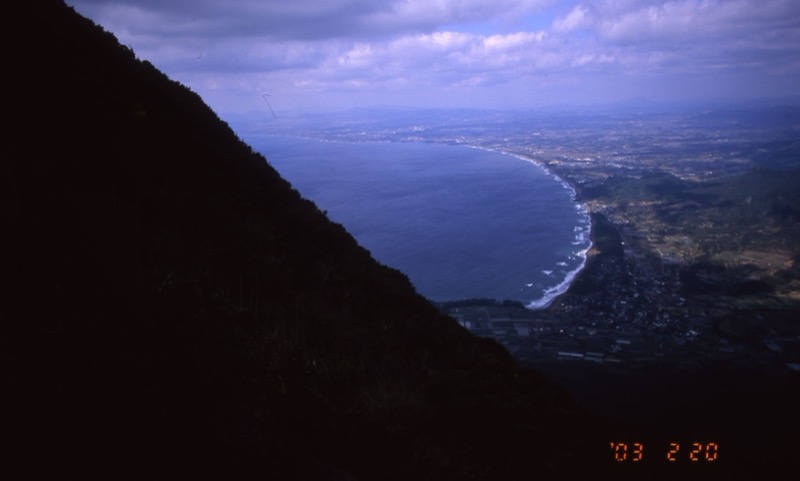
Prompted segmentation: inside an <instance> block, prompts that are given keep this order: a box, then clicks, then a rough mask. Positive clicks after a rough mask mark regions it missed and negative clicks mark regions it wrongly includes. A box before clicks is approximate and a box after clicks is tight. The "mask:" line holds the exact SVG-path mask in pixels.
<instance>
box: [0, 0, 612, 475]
mask: <svg viewBox="0 0 800 481" xmlns="http://www.w3.org/2000/svg"><path fill="white" fill-rule="evenodd" d="M17 9H18V10H19V11H17V12H13V13H14V14H15V15H14V18H13V19H11V20H8V21H13V22H14V23H19V24H20V25H22V26H23V28H22V30H21V31H22V32H24V33H23V34H21V37H20V38H19V39H18V40H19V42H20V45H23V46H24V48H14V49H13V50H14V52H13V53H12V55H11V63H10V65H9V64H7V65H6V71H7V72H10V74H9V76H10V77H11V79H12V83H11V86H10V87H9V89H8V91H9V92H10V95H11V96H12V97H13V98H12V99H11V102H10V104H11V109H10V111H8V110H7V113H6V116H7V117H8V119H9V121H10V123H11V124H12V125H13V127H12V128H11V131H10V132H8V131H7V140H6V142H4V146H3V147H4V150H5V153H4V155H3V160H2V162H0V223H2V227H1V228H0V231H2V233H3V234H2V238H3V240H2V244H3V246H4V249H3V262H2V270H1V271H0V276H1V277H0V282H2V284H0V288H2V293H3V294H2V295H3V301H2V303H0V319H2V323H3V326H4V331H5V332H4V333H3V336H2V337H1V338H2V351H3V355H4V357H5V359H6V362H4V371H5V373H6V375H7V376H6V377H7V378H8V379H9V381H8V382H7V383H5V385H4V388H3V391H4V398H5V401H6V403H4V404H6V405H7V408H6V410H5V415H6V417H7V418H8V419H6V420H4V424H3V436H4V437H6V438H7V440H9V441H11V443H6V445H11V446H12V447H11V449H7V450H5V451H4V453H3V455H4V465H5V466H22V465H34V466H51V467H55V468H57V469H59V470H63V469H64V468H77V469H81V470H82V469H88V468H92V469H94V468H98V467H100V468H103V469H108V470H111V471H112V472H119V473H123V472H127V471H128V470H130V469H143V470H147V469H151V468H154V467H156V466H161V465H163V464H165V463H166V464H169V465H172V466H175V467H178V468H180V469H181V470H185V471H186V472H189V471H192V470H196V469H200V468H201V467H203V466H205V465H207V464H211V463H213V464H221V465H224V466H230V467H234V466H235V467H238V468H240V469H248V470H255V471H257V472H259V473H262V474H264V475H268V478H267V479H359V480H363V479H380V480H392V479H397V480H409V479H415V480H422V479H491V480H503V479H532V475H531V473H532V472H535V473H538V475H540V476H543V477H544V478H545V479H552V478H553V477H554V476H557V475H559V474H565V473H568V472H570V471H569V470H570V469H571V468H574V469H578V468H577V464H580V463H575V462H574V461H575V459H576V456H577V453H579V452H581V450H582V449H583V448H584V447H585V446H584V445H583V443H585V442H587V441H586V440H587V439H588V438H589V436H588V435H587V434H585V433H584V431H585V430H586V429H587V426H586V425H585V420H584V418H583V417H582V416H581V415H580V413H579V412H578V411H577V410H576V409H575V408H574V406H573V404H572V403H571V402H570V401H569V399H568V397H567V396H566V394H565V393H564V392H563V391H561V390H560V389H558V388H556V387H555V386H553V385H550V384H549V383H547V382H545V381H544V380H543V379H542V378H541V377H540V376H539V375H538V374H537V373H535V372H532V371H525V370H521V369H519V368H518V367H517V366H516V364H515V363H514V361H513V360H512V359H511V357H510V356H509V355H508V353H507V352H506V351H505V350H504V349H503V348H502V347H500V346H499V345H498V344H497V343H495V342H494V341H490V340H486V339H478V338H475V337H473V336H472V335H470V334H469V333H467V332H466V331H464V330H463V329H461V328H460V327H459V326H458V325H457V324H456V323H455V321H453V320H452V319H450V318H449V317H446V316H443V315H441V314H440V313H439V312H438V311H437V310H436V309H435V308H434V307H433V306H431V305H430V304H429V303H428V302H427V301H426V300H425V299H423V298H422V297H420V296H419V295H417V294H416V293H415V292H414V289H413V288H412V286H411V284H410V283H409V281H408V279H407V278H406V277H405V276H404V275H403V274H401V273H399V272H397V271H395V270H392V269H389V268H386V267H384V266H382V265H379V264H378V263H377V262H375V261H374V260H373V259H372V258H371V257H370V255H369V253H368V252H367V251H366V250H364V249H362V248H361V247H359V246H358V245H357V244H356V242H355V241H354V240H353V238H352V237H351V236H350V235H349V234H348V233H347V232H346V231H345V230H344V229H343V228H342V226H340V225H337V224H334V223H332V222H330V221H328V220H327V219H326V217H325V215H324V214H323V213H321V212H320V211H319V210H318V209H317V208H316V206H315V205H314V204H312V203H311V202H309V201H307V200H304V199H302V198H301V197H300V196H299V194H298V193H297V192H296V191H295V190H294V189H292V187H291V186H290V185H289V184H288V183H287V182H286V181H284V180H283V179H281V177H280V176H279V175H278V174H277V173H276V172H275V170H273V169H272V168H271V167H270V166H269V164H268V163H267V162H266V161H265V159H264V158H263V157H262V156H261V155H259V154H257V153H254V152H253V151H252V150H251V149H250V148H249V147H248V146H247V145H245V144H243V143H242V142H241V141H240V140H239V139H238V138H237V137H236V136H235V134H234V133H233V132H232V131H231V130H230V129H229V128H228V126H227V125H226V124H225V123H223V122H222V121H220V120H219V119H218V118H217V116H216V115H215V114H214V113H213V112H212V111H211V110H210V109H209V108H208V107H207V106H205V105H204V104H203V103H202V101H201V100H200V98H199V97H198V96H197V95H195V94H194V93H192V92H191V91H189V90H188V89H186V88H185V87H183V86H181V85H180V84H178V83H176V82H174V81H171V80H169V79H168V78H167V77H166V76H164V75H163V74H162V73H160V72H159V71H158V70H157V69H156V68H154V67H153V66H152V65H151V64H149V63H148V62H146V61H140V60H138V59H137V58H136V57H135V55H134V53H133V52H132V51H131V50H130V49H128V48H126V47H123V46H120V45H119V44H118V43H117V41H116V39H115V38H114V37H113V36H112V35H111V34H109V33H107V32H104V31H103V30H102V29H101V28H99V27H97V26H96V25H94V24H93V23H92V22H90V21H88V20H86V19H84V18H82V17H80V16H79V15H77V14H76V13H75V12H74V11H73V10H72V9H70V8H68V7H66V6H64V5H63V4H62V3H61V2H55V1H46V2H29V3H26V6H24V7H17ZM7 125H8V124H7ZM6 128H7V129H8V127H6ZM601 454H602V455H605V452H602V453H601ZM62 472H63V471H62Z"/></svg>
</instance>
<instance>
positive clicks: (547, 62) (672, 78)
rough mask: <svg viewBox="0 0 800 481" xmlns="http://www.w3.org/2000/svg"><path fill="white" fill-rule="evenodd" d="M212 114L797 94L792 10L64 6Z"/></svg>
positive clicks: (479, 0) (752, 3)
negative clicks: (195, 96) (185, 89)
mask: <svg viewBox="0 0 800 481" xmlns="http://www.w3.org/2000/svg"><path fill="white" fill-rule="evenodd" d="M66 1H67V4H69V5H71V6H73V7H74V8H75V9H76V10H77V11H78V12H79V13H81V14H82V15H84V16H86V17H89V18H91V19H92V20H94V21H95V22H96V23H98V24H99V25H101V26H103V28H105V29H106V30H108V31H110V32H112V33H113V34H114V35H115V36H116V37H117V38H118V39H119V41H120V42H121V43H123V44H125V45H128V46H130V47H131V48H132V49H133V50H134V52H135V53H136V55H137V57H139V58H140V59H145V60H148V61H150V62H152V63H153V64H154V65H155V66H156V67H158V68H159V69H160V70H162V71H163V72H165V73H166V74H167V75H169V76H170V77H171V78H172V79H174V80H177V81H179V82H181V83H183V84H184V85H186V86H188V87H189V88H191V89H192V90H193V91H195V92H197V93H198V94H200V96H201V97H202V98H203V99H204V100H205V102H206V103H207V104H209V105H210V106H211V107H212V108H213V109H214V110H215V111H217V112H218V113H223V114H224V113H244V112H252V111H259V110H266V109H269V108H271V109H272V110H273V111H274V112H275V113H276V115H280V114H283V113H290V112H292V113H294V112H315V111H320V112H321V111H331V110H345V109H350V108H354V107H375V106H406V107H435V108H450V107H458V108H481V109H509V108H512V109H535V108H541V107H554V106H560V105H566V106H576V105H578V106H580V105H596V104H609V103H616V102H624V101H628V100H631V99H648V100H651V101H656V102H678V101H697V100H706V99H711V100H730V99H762V98H766V97H783V96H797V95H800V1H798V0H674V1H664V0H594V1H592V0H66Z"/></svg>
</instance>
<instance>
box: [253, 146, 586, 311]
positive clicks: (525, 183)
mask: <svg viewBox="0 0 800 481" xmlns="http://www.w3.org/2000/svg"><path fill="white" fill-rule="evenodd" d="M248 141H249V142H250V143H251V144H253V145H254V147H255V148H256V149H257V150H259V151H261V152H262V153H263V154H264V155H265V156H266V157H267V159H268V161H269V162H270V164H271V165H273V166H274V167H275V168H276V169H277V170H278V171H279V172H280V174H281V175H282V176H283V177H284V178H286V179H287V180H289V182H291V183H292V185H293V186H295V187H296V188H297V189H298V190H299V191H300V193H301V194H302V195H303V196H304V197H307V198H309V199H311V200H312V201H314V202H315V203H316V204H317V205H318V206H319V208H320V209H322V210H324V211H327V214H328V217H329V218H331V219H332V220H333V221H335V222H338V223H341V224H342V225H344V226H345V228H346V229H347V230H348V231H349V232H350V233H351V234H353V236H354V237H355V238H356V239H357V240H358V242H359V243H360V244H361V245H362V246H364V247H365V248H367V249H368V250H369V251H370V252H371V253H372V254H373V256H374V257H375V258H376V259H378V260H379V261H380V262H382V263H384V264H386V265H388V266H391V267H394V268H396V269H399V270H400V271H402V272H404V273H405V274H406V275H408V276H409V278H410V280H411V282H412V283H413V284H414V286H415V287H416V288H417V290H418V292H420V293H421V294H422V295H424V296H425V297H427V298H429V299H431V300H434V301H447V300H458V299H467V298H494V299H512V300H517V301H520V302H523V303H525V304H528V305H531V306H532V307H538V306H542V305H545V304H546V303H547V302H549V301H550V300H552V298H553V297H554V296H556V295H558V294H559V293H561V292H563V291H564V290H565V289H566V288H567V287H568V284H569V281H570V280H571V279H572V278H573V277H574V275H575V273H576V272H577V270H579V269H580V268H581V267H582V265H583V261H584V257H583V256H584V253H585V250H586V249H587V248H588V247H589V220H588V216H587V214H586V213H585V211H584V210H582V208H581V207H580V206H578V205H576V203H575V202H574V200H573V195H574V193H573V192H572V190H571V189H570V188H569V187H568V186H567V185H566V184H564V183H563V182H562V181H560V180H559V179H558V178H556V177H555V176H553V175H551V174H550V173H548V172H547V171H545V170H544V169H543V168H541V167H540V166H537V165H534V164H533V163H531V162H528V161H525V160H523V159H520V158H518V157H515V156H511V155H505V154H502V153H499V152H490V151H486V150H480V149H474V148H468V147H462V146H448V145H440V144H428V143H367V142H365V143H347V142H324V141H318V140H309V139H297V138H290V137H258V138H255V139H248Z"/></svg>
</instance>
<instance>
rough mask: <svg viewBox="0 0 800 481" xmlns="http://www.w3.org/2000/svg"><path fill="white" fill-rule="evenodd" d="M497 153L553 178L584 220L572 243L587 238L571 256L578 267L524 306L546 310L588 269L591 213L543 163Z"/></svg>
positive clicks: (592, 241)
mask: <svg viewBox="0 0 800 481" xmlns="http://www.w3.org/2000/svg"><path fill="white" fill-rule="evenodd" d="M486 150H490V151H491V150H492V149H486ZM499 152H501V153H503V154H506V155H511V156H513V157H516V158H518V159H520V160H522V161H524V162H528V163H530V164H533V165H535V166H537V167H539V168H540V169H542V170H543V171H544V172H546V173H547V174H548V175H550V176H552V177H553V178H555V179H556V180H557V181H558V182H559V183H560V184H561V185H562V186H563V187H564V188H565V189H567V190H569V191H570V195H571V197H572V202H573V204H574V206H575V209H576V210H577V211H578V213H579V214H580V215H581V216H582V217H583V218H584V219H585V223H586V225H587V227H586V232H583V231H580V230H579V229H580V226H576V227H575V229H576V232H578V236H577V238H576V240H575V241H573V242H572V244H573V245H580V244H583V243H585V241H586V239H587V237H588V241H589V243H588V245H586V247H585V248H583V249H581V250H580V251H578V252H575V253H574V254H573V255H575V256H577V257H580V258H581V263H580V265H578V267H576V268H575V269H573V270H571V271H569V272H567V275H566V277H565V278H564V280H563V281H562V282H561V283H559V284H558V285H556V286H554V287H551V288H549V289H547V290H546V291H545V292H544V295H543V296H542V297H541V298H540V299H536V300H533V301H530V302H528V303H527V304H525V308H526V309H529V310H533V311H538V310H544V309H548V308H550V307H552V306H553V305H555V304H557V302H558V301H559V300H560V299H561V298H562V297H564V296H565V295H567V294H569V292H570V290H571V288H572V285H573V284H574V283H575V282H577V280H578V279H579V278H580V277H581V275H582V273H583V272H584V271H585V270H586V269H587V268H588V264H589V260H590V259H589V258H590V256H591V255H592V254H591V253H592V252H593V250H592V248H593V247H594V244H595V239H594V235H595V227H594V224H595V222H594V220H593V216H592V213H591V212H589V210H588V209H587V207H586V204H584V203H583V202H580V201H579V200H578V190H577V189H576V188H575V186H574V185H572V184H571V183H570V182H569V181H567V180H566V179H564V178H563V177H561V176H560V175H558V174H557V173H555V172H553V171H552V170H550V169H549V168H548V167H547V166H546V165H545V164H544V163H543V162H541V161H539V160H537V159H534V158H532V157H528V156H525V155H522V154H517V153H514V152H506V151H499Z"/></svg>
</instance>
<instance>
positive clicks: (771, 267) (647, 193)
mask: <svg viewBox="0 0 800 481" xmlns="http://www.w3.org/2000/svg"><path fill="white" fill-rule="evenodd" d="M798 115H800V114H799V113H798V111H797V109H792V108H790V107H788V108H787V107H781V108H779V107H769V106H765V107H760V108H758V109H755V110H753V109H750V108H748V109H745V108H743V109H742V110H737V109H735V108H725V109H715V108H708V109H705V110H702V111H697V110H691V111H690V113H686V112H679V111H660V112H658V113H653V112H650V111H637V110H624V111H620V112H617V113H608V112H603V113H602V114H601V113H595V112H571V113H570V112H565V113H559V114H557V115H555V114H548V113H543V114H538V115H537V114H531V115H529V116H520V115H519V114H514V115H512V114H507V113H486V112H472V113H471V114H469V113H462V115H461V117H459V118H458V119H453V117H452V115H451V114H448V113H440V112H437V111H430V112H422V113H421V114H420V113H419V112H416V113H415V112H401V113H398V112H394V113H393V115H392V116H391V120H388V118H389V116H382V115H380V114H379V113H377V112H375V113H374V115H372V116H371V117H370V115H367V116H366V117H365V116H364V112H360V113H359V116H356V117H354V118H353V119H345V118H341V117H339V118H337V119H336V121H331V122H328V123H325V122H322V121H321V120H320V119H315V120H314V121H313V122H312V123H310V124H309V123H306V122H307V121H306V120H303V119H295V120H294V121H292V120H289V121H285V122H284V126H283V127H280V126H279V127H278V128H279V129H280V128H285V129H291V131H292V132H293V133H294V135H298V134H299V135H306V136H309V137H316V138H325V139H337V140H346V141H391V142H437V143H447V144H457V145H469V146H472V147H479V148H485V149H491V150H498V151H502V152H507V153H510V154H514V155H517V156H519V157H520V158H524V159H527V160H529V161H532V162H534V163H537V164H540V165H542V166H544V167H545V168H547V169H548V170H549V171H551V172H552V173H554V174H556V175H558V176H559V177H560V178H561V179H563V180H565V181H566V182H567V183H569V184H570V185H571V186H572V187H573V188H574V189H575V191H576V201H577V202H581V203H583V204H584V205H585V206H586V208H587V210H588V212H589V213H590V214H591V217H592V237H593V239H592V240H593V245H594V247H593V248H592V249H591V250H590V252H589V253H588V260H587V264H586V267H585V268H584V270H583V271H582V272H581V273H580V274H579V275H578V277H577V278H576V280H575V281H574V282H573V284H572V285H571V286H570V288H569V290H568V291H567V292H566V293H565V294H563V295H561V296H560V297H559V298H557V299H556V300H555V301H554V302H553V303H551V304H550V305H549V306H547V307H546V308H543V309H537V310H530V309H527V308H525V306H524V305H523V304H522V303H514V302H501V301H503V300H497V301H492V300H472V301H456V302H451V303H444V304H442V305H441V306H440V307H441V308H442V309H443V310H444V311H445V312H447V313H448V314H449V315H450V316H452V317H453V318H454V319H456V320H457V321H458V322H459V323H460V324H461V325H462V326H463V327H465V328H466V329H469V330H470V331H472V332H474V333H476V334H478V335H481V336H487V337H492V338H494V339H496V340H497V341H499V342H500V343H502V344H503V345H504V346H505V347H506V348H507V349H508V350H509V352H511V353H512V354H513V355H514V356H515V357H516V358H517V359H519V360H520V361H522V362H525V363H530V364H532V365H541V364H542V363H544V362H551V361H564V362H581V363H593V364H601V365H607V366H612V367H613V368H614V369H623V370H624V369H628V370H630V369H636V368H637V366H642V365H645V364H652V363H657V364H667V365H675V366H681V365H691V364H693V363H697V362H708V361H713V362H719V363H727V364H730V365H731V366H736V365H737V364H741V365H746V366H753V365H758V366H769V367H770V369H773V368H774V369H777V370H779V371H781V370H789V371H800V326H798V325H797V323H796V322H793V320H794V319H793V316H794V315H795V314H796V313H797V312H798V311H800V271H798V269H800V266H798V265H797V263H796V262H795V261H796V260H797V259H798V258H799V257H798V256H800V244H798V242H797V239H798V238H800V218H798V217H797V215H798V212H797V209H796V203H794V201H796V200H797V199H796V194H794V187H793V186H794V185H796V180H797V179H795V178H793V177H792V176H794V177H797V175H796V174H794V173H792V174H790V175H788V176H786V175H782V174H781V173H777V174H775V172H782V171H790V169H792V168H796V167H797V162H798V159H800V140H798V136H797V130H796V129H797V127H796V125H797V123H798V122H800V118H798ZM270 128H272V129H274V128H275V127H274V126H272V127H270ZM747 176H750V177H747ZM765 176H766V178H763V177H765ZM742 178H744V180H741V179H742ZM731 179H733V180H731ZM764 185H768V186H769V189H767V188H766V187H763V186H764ZM762 187H763V188H762ZM781 189H783V190H784V191H785V192H782V191H781ZM766 190H769V192H768V193H766V192H765V191H766ZM784 194H785V195H784ZM769 196H773V197H774V196H777V197H779V198H780V199H782V200H780V202H783V204H780V202H778V203H775V202H774V199H773V198H772V197H769ZM792 196H795V197H792Z"/></svg>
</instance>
